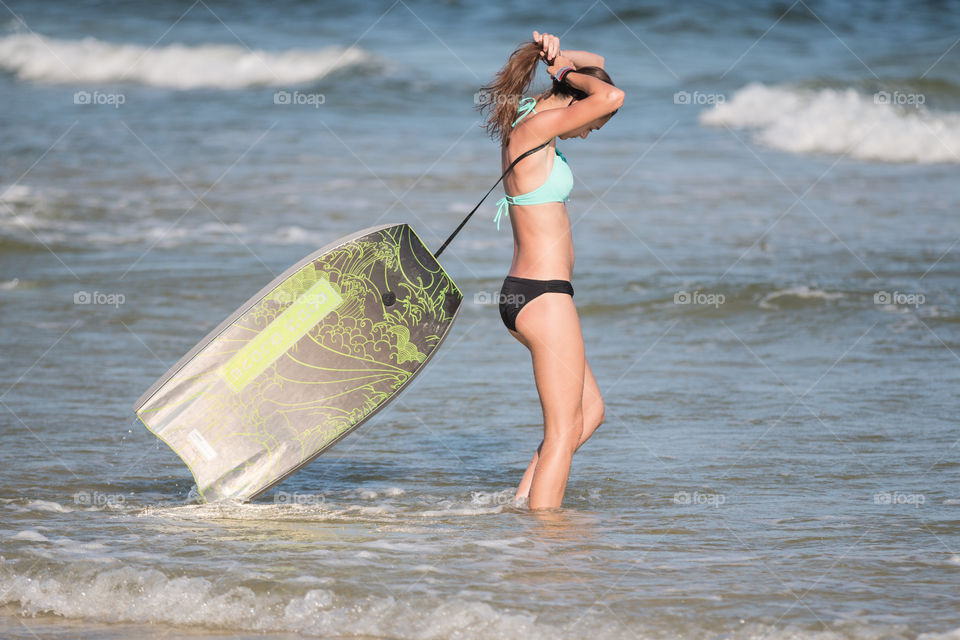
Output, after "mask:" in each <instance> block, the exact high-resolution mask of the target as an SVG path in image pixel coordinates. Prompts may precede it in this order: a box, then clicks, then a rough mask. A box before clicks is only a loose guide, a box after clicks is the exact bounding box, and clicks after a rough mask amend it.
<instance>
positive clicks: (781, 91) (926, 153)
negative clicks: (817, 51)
mask: <svg viewBox="0 0 960 640" xmlns="http://www.w3.org/2000/svg"><path fill="white" fill-rule="evenodd" d="M700 122H702V123H704V124H708V125H714V126H728V127H731V128H734V129H752V130H755V135H754V138H755V140H756V141H757V142H759V143H762V144H766V145H768V146H771V147H773V148H775V149H781V150H783V151H789V152H792V153H836V154H842V153H847V152H849V155H850V156H851V157H853V158H858V159H861V160H879V161H882V162H909V163H914V162H915V163H935V162H947V163H960V113H956V112H952V111H931V110H928V109H926V108H923V107H920V108H915V107H910V108H900V107H896V106H894V105H891V104H877V103H876V102H875V100H874V96H873V95H865V94H862V93H860V92H858V91H856V90H855V89H852V88H846V89H820V90H816V91H815V90H806V89H799V88H794V87H789V86H774V87H770V86H767V85H764V84H760V83H751V84H749V85H747V86H745V87H743V88H742V89H740V90H738V91H737V92H736V93H734V95H733V97H732V98H731V99H730V100H728V101H726V102H723V103H720V104H716V105H714V106H713V107H712V108H711V109H708V110H706V111H703V112H701V113H700Z"/></svg>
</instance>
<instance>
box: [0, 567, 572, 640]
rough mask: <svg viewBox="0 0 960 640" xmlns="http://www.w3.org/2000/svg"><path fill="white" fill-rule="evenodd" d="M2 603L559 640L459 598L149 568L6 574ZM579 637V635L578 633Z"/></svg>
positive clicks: (318, 628) (234, 625) (34, 609)
mask: <svg viewBox="0 0 960 640" xmlns="http://www.w3.org/2000/svg"><path fill="white" fill-rule="evenodd" d="M0 576H2V577H3V584H4V591H3V592H2V593H0V604H9V603H19V605H20V609H21V611H22V612H23V613H24V614H26V615H37V614H41V613H54V614H59V615H62V616H68V617H77V618H88V619H94V620H101V621H106V622H133V623H152V624H164V623H166V624H181V625H202V626H204V627H208V628H210V627H213V628H227V629H243V630H248V631H274V632H276V631H287V632H293V633H301V634H304V635H312V636H320V637H331V636H334V635H335V636H337V637H346V636H349V637H354V636H361V637H367V636H369V637H385V636H387V635H389V636H390V637H396V638H449V637H458V638H464V639H467V638H493V637H496V638H517V639H523V640H535V639H537V638H544V639H546V638H558V637H562V636H566V637H570V636H569V634H563V633H562V631H563V630H562V629H560V628H557V627H553V626H551V625H549V624H547V623H540V622H537V621H536V619H535V616H534V615H532V614H529V613H511V612H508V611H505V610H503V609H495V608H494V607H492V606H490V605H489V604H486V603H483V602H475V601H468V600H464V599H462V598H449V599H439V598H424V597H422V596H417V597H409V598H407V599H404V600H400V601H398V600H397V599H395V598H394V597H373V596H371V597H367V598H364V599H363V600H360V601H358V600H347V601H344V600H342V599H341V598H338V596H337V595H336V594H335V593H334V592H333V591H330V590H327V589H311V590H309V591H306V592H305V593H304V594H303V595H302V596H293V597H290V596H281V595H277V594H274V593H270V592H267V593H262V592H261V593H257V592H255V591H253V590H252V589H250V588H248V587H243V586H234V587H229V588H228V587H226V586H224V585H223V584H222V582H221V580H218V579H207V578H203V577H187V576H179V577H173V578H171V577H167V576H166V575H165V574H164V573H162V572H160V571H157V570H155V569H145V570H143V569H142V570H137V569H134V568H132V567H123V568H118V569H108V570H101V571H99V572H98V573H92V574H90V573H88V574H87V575H85V576H84V577H76V576H75V575H74V576H72V577H67V576H66V575H65V574H64V575H57V574H50V573H47V574H46V575H44V577H43V579H37V578H36V577H28V576H24V575H19V574H14V573H12V572H10V571H4V570H3V567H2V565H0ZM578 631H579V630H578Z"/></svg>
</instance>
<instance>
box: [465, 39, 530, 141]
mask: <svg viewBox="0 0 960 640" xmlns="http://www.w3.org/2000/svg"><path fill="white" fill-rule="evenodd" d="M540 51H541V46H540V45H539V44H537V43H536V42H527V43H525V44H522V45H520V46H519V47H517V48H516V50H515V51H514V52H513V53H511V54H510V58H509V59H507V64H505V65H503V68H502V69H500V71H499V73H497V75H496V77H495V78H494V80H493V82H491V83H490V84H488V85H487V86H485V87H482V88H481V89H480V92H479V93H478V94H477V108H478V109H479V110H480V112H481V113H483V112H484V111H488V113H487V114H486V123H485V125H484V128H485V129H486V130H487V133H488V134H490V137H491V138H494V139H497V138H499V139H500V142H501V144H506V143H507V141H508V140H509V139H510V129H511V127H510V125H511V124H512V123H513V121H514V120H515V119H516V117H517V105H518V104H519V103H520V100H521V99H522V98H523V94H524V92H525V91H526V90H527V89H528V88H529V87H530V85H531V84H533V79H534V77H535V76H536V74H537V64H538V63H539V62H540Z"/></svg>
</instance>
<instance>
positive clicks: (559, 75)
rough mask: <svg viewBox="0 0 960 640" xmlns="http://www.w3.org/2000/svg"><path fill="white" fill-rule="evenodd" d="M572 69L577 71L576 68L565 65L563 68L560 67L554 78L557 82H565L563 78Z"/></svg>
mask: <svg viewBox="0 0 960 640" xmlns="http://www.w3.org/2000/svg"><path fill="white" fill-rule="evenodd" d="M571 71H576V69H574V68H573V67H563V68H562V69H558V70H557V72H556V73H554V74H553V79H554V80H556V81H557V82H563V78H564V77H565V76H566V75H567V74H568V73H570V72H571Z"/></svg>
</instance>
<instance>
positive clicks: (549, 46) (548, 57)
mask: <svg viewBox="0 0 960 640" xmlns="http://www.w3.org/2000/svg"><path fill="white" fill-rule="evenodd" d="M533 41H534V42H536V43H537V44H539V45H540V49H541V51H540V59H541V60H543V61H544V62H546V63H547V64H548V65H552V64H553V63H554V61H555V60H556V58H557V56H558V55H560V38H558V37H557V36H553V35H550V34H549V33H540V32H539V31H534V32H533Z"/></svg>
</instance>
